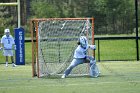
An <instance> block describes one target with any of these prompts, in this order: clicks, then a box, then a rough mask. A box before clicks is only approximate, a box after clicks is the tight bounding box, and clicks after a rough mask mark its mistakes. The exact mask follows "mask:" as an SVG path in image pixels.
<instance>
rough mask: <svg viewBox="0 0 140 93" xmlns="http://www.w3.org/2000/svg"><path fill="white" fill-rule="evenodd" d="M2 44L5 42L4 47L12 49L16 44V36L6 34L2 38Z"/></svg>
mask: <svg viewBox="0 0 140 93" xmlns="http://www.w3.org/2000/svg"><path fill="white" fill-rule="evenodd" d="M1 44H3V47H4V49H5V50H11V49H12V46H13V44H15V41H14V38H13V37H12V36H11V35H9V37H7V36H6V35H4V36H3V37H2V38H1Z"/></svg>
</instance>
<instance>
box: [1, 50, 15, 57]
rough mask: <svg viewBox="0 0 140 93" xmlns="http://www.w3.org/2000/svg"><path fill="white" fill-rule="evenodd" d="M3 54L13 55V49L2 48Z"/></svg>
mask: <svg viewBox="0 0 140 93" xmlns="http://www.w3.org/2000/svg"><path fill="white" fill-rule="evenodd" d="M3 55H4V56H13V55H14V54H13V50H3Z"/></svg>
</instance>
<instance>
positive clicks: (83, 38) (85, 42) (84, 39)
mask: <svg viewBox="0 0 140 93" xmlns="http://www.w3.org/2000/svg"><path fill="white" fill-rule="evenodd" d="M79 42H80V45H81V46H82V47H83V48H86V47H87V45H88V41H87V38H86V37H85V36H81V37H80V38H79Z"/></svg>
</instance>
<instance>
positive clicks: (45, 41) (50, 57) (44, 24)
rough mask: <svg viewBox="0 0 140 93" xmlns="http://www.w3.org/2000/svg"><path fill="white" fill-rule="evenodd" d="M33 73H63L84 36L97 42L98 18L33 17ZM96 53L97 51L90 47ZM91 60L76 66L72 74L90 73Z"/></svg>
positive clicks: (42, 75) (40, 74) (91, 53)
mask: <svg viewBox="0 0 140 93" xmlns="http://www.w3.org/2000/svg"><path fill="white" fill-rule="evenodd" d="M30 31H31V38H32V76H33V77H35V76H37V77H44V76H54V75H58V76H59V75H61V74H63V72H64V70H65V69H66V68H67V66H68V65H69V64H70V62H71V61H72V59H73V53H74V50H75V48H76V46H77V41H78V38H79V37H80V36H86V37H87V38H88V42H89V43H90V44H94V18H41V19H32V20H30ZM88 53H89V55H94V51H91V52H90V51H89V52H88ZM88 74H89V64H81V65H79V66H78V67H76V68H74V69H73V71H72V73H71V74H70V75H88Z"/></svg>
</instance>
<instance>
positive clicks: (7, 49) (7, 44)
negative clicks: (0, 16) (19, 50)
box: [0, 29, 16, 67]
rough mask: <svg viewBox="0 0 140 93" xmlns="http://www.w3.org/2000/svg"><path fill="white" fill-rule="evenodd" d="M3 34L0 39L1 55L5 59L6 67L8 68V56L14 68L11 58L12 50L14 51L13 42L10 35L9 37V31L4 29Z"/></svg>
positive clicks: (12, 58)
mask: <svg viewBox="0 0 140 93" xmlns="http://www.w3.org/2000/svg"><path fill="white" fill-rule="evenodd" d="M4 34H5V35H3V36H2V38H1V47H0V49H1V50H3V55H4V56H5V58H6V67H8V56H10V57H11V61H12V66H13V67H15V66H16V65H15V63H14V57H13V50H15V48H16V47H15V41H14V38H13V37H12V35H10V29H5V30H4Z"/></svg>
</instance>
